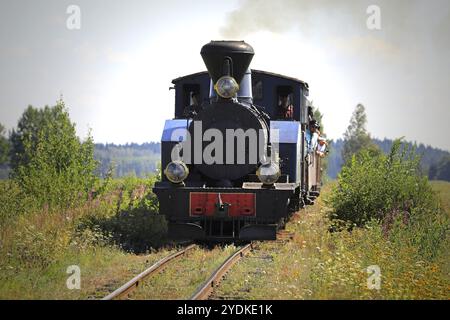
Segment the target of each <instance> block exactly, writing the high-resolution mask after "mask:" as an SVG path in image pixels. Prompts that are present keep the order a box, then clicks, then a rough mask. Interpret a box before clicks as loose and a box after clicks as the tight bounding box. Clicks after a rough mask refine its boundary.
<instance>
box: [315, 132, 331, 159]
mask: <svg viewBox="0 0 450 320" xmlns="http://www.w3.org/2000/svg"><path fill="white" fill-rule="evenodd" d="M318 141H319V144H318V145H317V150H316V153H317V154H318V155H319V157H321V158H323V157H325V154H326V152H327V151H326V150H327V145H328V143H327V139H325V138H324V137H319V139H318Z"/></svg>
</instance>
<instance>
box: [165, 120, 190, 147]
mask: <svg viewBox="0 0 450 320" xmlns="http://www.w3.org/2000/svg"><path fill="white" fill-rule="evenodd" d="M190 123H191V120H186V119H175V120H166V123H165V124H164V130H163V134H162V137H161V141H162V142H169V141H172V142H180V141H185V140H186V134H187V132H188V130H187V128H188V127H189V124H190Z"/></svg>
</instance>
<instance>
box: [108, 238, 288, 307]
mask: <svg viewBox="0 0 450 320" xmlns="http://www.w3.org/2000/svg"><path fill="white" fill-rule="evenodd" d="M292 237H293V233H292V232H287V231H280V232H278V234H277V242H285V241H290V240H291V239H292ZM195 247H197V246H196V245H195V244H191V245H189V246H188V247H186V248H184V249H182V250H180V251H177V252H175V253H173V254H171V255H169V256H167V257H165V258H163V259H161V260H159V261H158V262H156V263H155V264H153V265H152V266H151V267H149V268H148V269H146V270H145V271H143V272H142V273H140V274H139V275H137V276H135V277H134V278H133V279H131V280H130V281H128V282H127V283H125V284H124V285H122V286H121V287H120V288H118V289H116V290H115V291H113V292H112V293H110V294H109V295H107V296H106V297H104V298H103V299H102V300H114V299H121V298H124V297H127V296H128V295H129V294H130V293H131V292H132V291H134V290H135V289H136V288H138V287H139V285H140V283H142V281H144V280H145V279H146V278H148V277H150V276H152V275H154V274H156V273H157V272H159V271H161V270H163V269H164V268H165V267H166V266H167V265H168V263H169V262H171V261H173V260H176V259H177V258H179V257H182V256H184V255H185V254H186V253H187V252H189V251H190V250H192V249H193V248H195ZM254 247H255V245H254V243H249V244H247V245H244V246H242V247H241V248H239V249H238V250H236V251H235V252H234V253H233V254H231V255H230V256H229V257H228V258H227V259H226V260H225V261H224V262H223V263H222V264H221V265H220V266H219V267H218V268H217V269H216V270H215V271H214V272H213V273H212V274H211V276H210V277H209V278H208V280H206V281H205V282H204V283H203V284H202V285H201V286H200V287H199V288H198V289H197V290H196V291H195V293H194V294H193V295H192V296H191V298H190V299H191V300H206V299H208V298H209V297H210V296H211V295H212V294H213V292H214V289H215V288H216V287H217V286H218V285H219V284H220V282H221V281H222V280H223V278H224V276H225V275H226V274H227V272H228V271H229V270H230V269H231V268H232V267H233V266H234V265H235V264H236V263H237V262H238V261H239V260H241V259H242V258H243V257H245V256H246V255H247V254H248V253H249V252H250V251H251V250H252V249H253V248H254Z"/></svg>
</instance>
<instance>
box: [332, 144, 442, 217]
mask: <svg viewBox="0 0 450 320" xmlns="http://www.w3.org/2000/svg"><path fill="white" fill-rule="evenodd" d="M419 163H420V159H419V157H418V156H417V155H416V154H415V151H414V149H407V148H405V147H403V146H402V144H401V142H400V140H397V141H396V142H395V143H394V145H393V147H392V149H391V152H390V154H388V155H384V154H381V153H379V152H376V151H374V150H372V149H364V150H362V151H361V152H359V153H358V154H356V155H354V156H353V157H352V159H351V161H349V163H347V165H345V166H344V167H343V168H342V171H341V173H340V174H339V176H338V184H337V186H336V187H335V189H334V190H333V194H332V196H331V197H330V199H329V201H330V204H331V206H332V208H333V212H332V215H331V217H332V219H338V220H342V221H345V222H350V223H352V224H354V225H356V226H363V225H364V224H365V223H367V222H368V221H370V220H371V219H376V220H378V221H381V220H383V219H384V218H386V217H387V216H388V215H389V214H393V213H394V212H399V214H402V215H404V216H405V219H408V217H409V216H410V215H411V213H412V210H413V209H420V210H428V209H433V208H434V206H435V204H436V203H437V202H436V198H435V196H434V194H433V192H432V190H431V186H430V185H429V183H428V180H427V178H426V177H424V176H422V175H421V172H420V166H419Z"/></svg>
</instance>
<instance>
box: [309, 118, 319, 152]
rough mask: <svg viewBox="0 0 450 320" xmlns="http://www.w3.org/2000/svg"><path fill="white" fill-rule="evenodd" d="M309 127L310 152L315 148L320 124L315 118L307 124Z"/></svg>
mask: <svg viewBox="0 0 450 320" xmlns="http://www.w3.org/2000/svg"><path fill="white" fill-rule="evenodd" d="M309 129H310V131H311V143H310V148H309V151H310V152H314V151H315V150H316V149H317V144H318V140H319V136H320V126H319V124H318V123H317V121H316V120H313V121H311V122H310V124H309Z"/></svg>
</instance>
